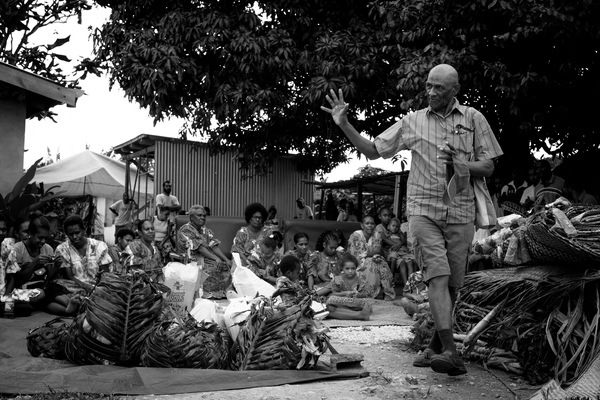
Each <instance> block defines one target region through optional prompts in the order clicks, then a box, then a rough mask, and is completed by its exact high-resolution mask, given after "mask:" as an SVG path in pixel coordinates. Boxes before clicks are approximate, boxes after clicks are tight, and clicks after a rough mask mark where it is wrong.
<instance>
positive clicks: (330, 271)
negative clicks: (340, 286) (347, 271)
mask: <svg viewBox="0 0 600 400" xmlns="http://www.w3.org/2000/svg"><path fill="white" fill-rule="evenodd" d="M316 270H317V271H316V272H317V273H316V275H315V285H316V286H317V287H318V288H322V287H331V282H332V281H333V279H334V277H336V276H338V275H339V274H340V273H341V272H342V255H341V254H340V253H338V252H336V253H335V255H334V256H333V257H328V256H327V255H326V254H325V253H323V252H321V251H319V252H317V253H316ZM324 277H327V279H323V278H324Z"/></svg>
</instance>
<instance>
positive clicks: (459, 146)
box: [448, 129, 474, 160]
mask: <svg viewBox="0 0 600 400" xmlns="http://www.w3.org/2000/svg"><path fill="white" fill-rule="evenodd" d="M457 131H458V132H459V133H453V134H452V135H451V136H449V137H448V142H449V143H450V144H451V145H452V146H454V148H455V149H456V150H457V151H458V154H459V156H461V158H462V159H463V160H468V159H469V158H470V155H471V154H472V152H473V136H474V132H469V131H466V130H464V129H460V130H457Z"/></svg>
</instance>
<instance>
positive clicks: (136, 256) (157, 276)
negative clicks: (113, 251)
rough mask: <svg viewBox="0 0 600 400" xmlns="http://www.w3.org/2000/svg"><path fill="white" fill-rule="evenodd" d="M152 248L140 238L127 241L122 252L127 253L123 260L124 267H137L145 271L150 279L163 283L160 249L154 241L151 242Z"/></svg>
mask: <svg viewBox="0 0 600 400" xmlns="http://www.w3.org/2000/svg"><path fill="white" fill-rule="evenodd" d="M151 246H152V250H151V249H150V248H149V247H148V246H146V245H145V244H144V242H142V241H141V240H140V239H135V240H134V241H133V242H131V243H129V246H127V248H126V249H125V251H124V253H125V254H127V256H128V257H127V260H126V261H125V262H124V265H125V267H126V268H130V267H132V266H133V267H139V268H140V269H141V270H143V271H145V272H146V274H148V276H150V278H152V280H154V281H156V282H160V283H163V282H164V281H165V276H164V274H163V270H162V267H163V263H162V256H161V254H160V250H158V247H156V245H155V244H154V243H152V244H151Z"/></svg>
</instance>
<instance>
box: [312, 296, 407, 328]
mask: <svg viewBox="0 0 600 400" xmlns="http://www.w3.org/2000/svg"><path fill="white" fill-rule="evenodd" d="M398 301H399V300H395V301H393V302H392V301H384V300H368V302H369V303H371V304H372V306H373V313H372V314H371V319H370V320H368V321H359V320H341V319H325V320H323V323H324V324H325V325H326V326H328V327H329V328H337V327H347V326H384V325H401V326H409V325H413V324H414V323H415V321H413V320H412V318H411V317H409V316H408V315H407V314H406V312H405V311H404V309H403V308H402V307H400V306H399V305H397V304H395V303H397V302H398Z"/></svg>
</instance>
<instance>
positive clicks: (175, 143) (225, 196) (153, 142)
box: [113, 135, 314, 219]
mask: <svg viewBox="0 0 600 400" xmlns="http://www.w3.org/2000/svg"><path fill="white" fill-rule="evenodd" d="M113 151H115V152H116V153H117V154H121V155H123V156H124V157H127V156H129V157H133V156H136V155H143V156H147V157H151V158H154V160H155V171H154V176H155V180H154V182H155V188H154V190H155V193H157V194H158V193H160V192H162V183H163V182H164V181H165V180H170V181H171V183H172V185H173V193H172V194H173V195H174V196H176V197H177V198H178V200H179V202H180V203H181V205H182V208H183V209H184V210H185V209H187V208H189V207H190V206H192V205H194V204H202V205H205V206H208V207H210V209H211V213H212V214H213V215H219V216H224V217H229V216H230V217H234V216H238V217H239V216H243V214H244V209H245V207H246V205H248V204H250V203H253V202H259V203H262V204H263V205H264V206H265V207H266V208H268V207H269V206H270V205H275V207H276V208H277V210H278V217H279V218H280V219H283V218H293V216H294V213H295V210H296V202H295V200H296V199H297V198H298V197H304V198H305V199H306V200H307V204H308V205H310V206H312V203H313V201H312V199H313V193H314V190H313V187H312V186H310V185H306V184H304V183H303V182H304V181H307V180H312V179H314V176H313V175H311V174H307V173H300V172H298V171H297V170H296V167H295V166H294V164H293V163H292V160H291V158H289V157H279V158H277V159H276V160H275V161H274V163H273V168H272V173H270V174H267V175H265V176H254V177H251V178H244V176H243V175H244V171H242V170H240V167H239V164H238V162H237V161H236V160H235V158H234V156H235V151H234V150H230V151H226V152H224V153H219V154H213V155H211V154H210V149H209V148H208V145H206V144H204V143H200V142H192V141H184V140H181V139H173V138H166V137H162V136H153V135H140V136H138V137H136V138H134V139H132V140H129V141H127V142H125V143H122V144H120V145H118V146H115V147H113Z"/></svg>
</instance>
